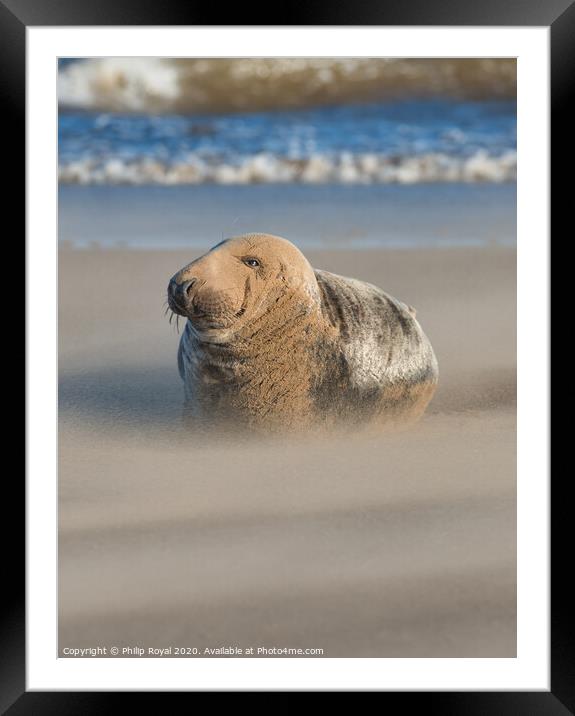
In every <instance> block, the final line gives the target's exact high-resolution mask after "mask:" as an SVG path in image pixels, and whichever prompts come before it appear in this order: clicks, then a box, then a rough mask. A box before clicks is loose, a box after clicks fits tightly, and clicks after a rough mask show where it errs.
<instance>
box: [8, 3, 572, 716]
mask: <svg viewBox="0 0 575 716" xmlns="http://www.w3.org/2000/svg"><path fill="white" fill-rule="evenodd" d="M280 9H281V12H282V18H281V19H279V18H278V19H276V20H275V21H273V20H272V19H271V18H267V17H266V18H262V16H261V12H259V11H258V12H257V13H256V12H254V11H253V10H252V9H251V8H250V7H247V8H246V6H245V5H241V6H237V7H236V9H234V8H230V9H227V8H226V11H225V12H226V18H227V22H226V23H225V24H226V25H227V26H230V25H235V24H238V25H247V26H250V25H308V26H309V25H340V26H341V25H388V26H389V25H395V26H397V25H403V26H421V25H436V26H440V25H449V26H473V25H477V26H501V25H506V26H546V27H549V28H550V36H551V112H552V114H551V129H552V136H553V140H554V141H553V143H552V153H551V158H552V171H553V175H557V176H559V174H561V175H562V176H569V172H568V169H569V168H570V167H567V163H568V162H569V161H570V152H569V151H567V150H566V149H565V148H568V147H570V146H572V141H571V140H570V139H569V137H568V135H567V132H568V131H570V130H571V125H572V121H573V120H572V118H571V115H570V113H569V112H568V111H567V102H568V99H569V94H570V93H569V90H570V89H571V84H572V78H573V77H574V76H575V63H574V57H575V3H574V2H573V0H548V1H547V2H545V3H542V2H538V0H483V2H481V3H478V2H473V1H472V0H417V1H414V0H411V2H405V3H402V4H400V3H397V2H392V1H391V0H384V1H380V2H377V3H376V2H365V3H363V4H362V5H361V6H359V5H358V4H357V3H354V4H349V5H344V4H343V3H338V2H335V3H330V4H329V5H328V4H327V3H325V4H323V3H318V2H309V3H306V4H305V6H304V5H300V4H299V3H295V2H290V1H289V0H288V1H287V2H286V3H285V4H284V5H282V6H281V8H280ZM216 13H217V15H218V16H219V17H221V14H222V8H217V9H216V10H215V11H214V10H213V9H210V8H209V7H206V6H202V7H198V4H192V3H186V4H183V3H182V4H179V3H176V2H173V1H169V0H164V1H163V2H161V3H160V2H158V3H152V2H150V1H149V0H99V1H98V2H88V1H87V0H0V57H2V60H3V61H2V64H1V65H0V66H1V68H2V69H1V72H2V75H1V77H2V79H1V80H0V97H2V107H3V112H2V114H3V121H4V122H5V131H6V134H5V135H4V136H5V141H6V137H10V140H9V144H10V147H9V151H11V152H13V159H12V161H11V166H12V170H11V181H10V182H9V183H8V186H7V187H6V190H5V191H7V192H8V198H7V201H6V203H5V206H4V208H3V218H4V221H5V222H6V223H5V224H4V225H5V226H13V227H17V226H21V227H22V233H23V234H24V230H25V226H24V216H25V192H24V187H25V176H24V170H25V162H24V154H25V97H26V94H25V87H26V28H27V27H28V26H66V25H69V26H75V25H83V26H86V25H164V26H165V25H196V26H198V25H199V26H208V25H212V26H213V25H219V24H221V23H214V22H212V19H216V18H215V15H216ZM251 19H253V22H250V21H249V20H251ZM262 20H265V22H262ZM571 131H572V130H571ZM8 161H9V160H8ZM563 171H564V172H565V173H563ZM570 188H571V187H570V182H569V183H567V182H561V181H558V180H557V181H556V182H555V186H554V189H555V193H554V195H553V196H552V201H551V212H552V224H553V223H555V225H557V226H558V225H560V224H561V225H563V224H564V223H565V225H566V226H567V225H569V224H570V222H568V221H567V215H566V212H567V210H568V208H569V207H570V204H571V203H572V202H570V201H569V199H568V196H567V192H569V191H570ZM8 214H12V217H11V218H12V221H11V222H10V221H9V217H8ZM563 214H565V216H563ZM569 218H570V217H569ZM562 219H565V222H563V221H562ZM12 232H14V229H11V233H12ZM13 236H14V234H12V237H13ZM10 241H11V242H12V243H14V239H13V238H11V239H10ZM22 246H23V247H24V242H22ZM16 273H17V272H16ZM19 290H21V289H19ZM18 323H21V320H18ZM14 324H15V325H16V320H14ZM6 477H8V475H6ZM567 483H568V481H567V480H560V479H558V480H556V481H555V482H554V483H553V484H552V495H551V525H552V527H551V539H552V545H553V549H552V555H551V625H550V627H551V631H550V633H551V689H550V691H548V692H510V691H509V692H490V693H489V692H450V693H447V692H426V693H423V692H402V693H398V692H378V698H383V703H382V705H383V706H384V707H386V706H387V707H389V706H391V705H392V703H393V701H395V700H396V699H401V705H402V706H403V707H404V708H405V707H408V708H414V709H418V710H421V712H422V713H427V712H430V711H431V712H432V713H433V712H437V713H441V714H443V716H448V715H450V714H482V715H483V714H550V715H551V714H557V716H560V715H561V714H568V713H575V649H574V644H575V638H574V637H575V626H574V620H573V616H572V614H573V607H572V601H573V600H572V596H571V590H570V589H569V587H568V581H569V576H570V575H569V572H570V570H569V568H568V563H569V561H570V560H569V559H568V558H567V546H568V545H569V544H570V542H571V538H572V534H571V529H570V528H571V524H572V519H571V514H570V513H571V511H572V508H571V501H570V500H569V498H568V495H567V490H568V487H567ZM2 492H3V497H4V505H5V508H6V507H8V506H11V507H10V509H9V510H5V511H6V512H8V511H10V512H11V513H12V514H13V515H16V516H22V517H23V515H24V512H23V510H22V508H23V506H24V498H25V496H24V480H22V481H19V482H18V481H17V480H16V479H15V476H12V475H11V476H10V480H8V479H5V480H4V481H3V490H2ZM16 506H18V507H16ZM20 510H22V511H20ZM2 523H3V527H4V528H7V530H8V531H7V534H6V535H5V537H4V541H3V545H4V552H5V555H4V556H5V566H4V570H3V571H4V577H5V579H4V590H3V591H4V594H5V596H6V597H7V600H6V604H5V607H4V610H3V612H2V615H1V618H0V712H1V713H7V714H9V715H10V716H20V715H21V714H34V715H35V716H36V715H43V714H58V716H67V715H68V714H74V715H76V714H82V716H87V715H89V714H96V713H97V714H102V713H109V712H110V711H113V710H114V709H115V708H126V707H128V706H129V707H130V708H133V707H134V705H135V704H134V702H133V700H134V699H135V698H141V697H142V696H143V698H145V700H146V705H147V706H148V707H150V706H151V707H152V708H153V707H154V704H157V705H158V706H160V699H161V707H162V711H164V712H165V711H166V710H167V705H166V701H165V699H166V697H167V696H169V697H170V701H171V700H172V699H173V698H174V697H184V698H185V697H186V696H188V698H189V695H187V694H181V693H180V694H178V693H174V692H169V693H166V692H152V693H150V692H148V693H146V694H145V695H142V694H138V693H134V692H128V693H126V692H115V693H110V692H95V693H84V692H27V691H26V687H25V603H24V600H25V581H24V580H25V567H24V557H25V540H24V528H23V519H22V520H20V523H19V524H18V525H16V527H15V526H14V525H10V524H9V521H7V520H6V519H3V520H2ZM562 545H565V546H566V547H565V550H566V555H565V557H563V555H562V551H561V546H562ZM6 557H8V558H10V557H11V560H10V559H8V561H7V562H6ZM571 559H572V558H571ZM566 565H567V568H566ZM128 702H129V703H128ZM168 712H169V711H168Z"/></svg>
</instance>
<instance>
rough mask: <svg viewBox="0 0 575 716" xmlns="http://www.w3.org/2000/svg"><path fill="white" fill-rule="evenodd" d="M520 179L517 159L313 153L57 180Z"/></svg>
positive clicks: (84, 170)
mask: <svg viewBox="0 0 575 716" xmlns="http://www.w3.org/2000/svg"><path fill="white" fill-rule="evenodd" d="M516 176H517V155H516V153H515V152H512V151H508V152H506V153H504V154H502V155H500V156H491V155H489V154H487V152H485V151H478V152H476V153H475V154H473V155H472V156H470V157H467V158H464V157H454V156H449V155H445V154H422V155H417V156H408V157H401V158H397V157H388V156H386V155H381V154H359V155H351V154H350V153H348V152H343V153H341V154H339V155H335V156H330V155H321V154H315V155H312V156H311V157H309V158H307V159H298V160H294V159H289V158H284V157H278V156H275V155H273V154H268V153H260V154H255V155H253V156H250V157H245V158H242V159H241V160H238V162H237V163H236V164H221V163H211V162H209V161H206V160H205V159H201V158H199V157H198V156H196V155H190V156H189V157H188V158H187V160H186V161H177V162H173V163H164V162H161V161H158V160H153V159H141V160H132V161H127V160H123V159H120V158H113V159H107V160H105V161H98V160H96V159H94V158H90V159H83V160H75V161H71V162H69V163H67V164H63V165H61V166H60V170H59V178H60V181H61V182H63V183H69V184H272V183H303V184H329V183H336V184H416V183H420V182H509V181H515V180H516Z"/></svg>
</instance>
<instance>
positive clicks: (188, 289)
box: [182, 278, 196, 298]
mask: <svg viewBox="0 0 575 716" xmlns="http://www.w3.org/2000/svg"><path fill="white" fill-rule="evenodd" d="M195 283H196V279H195V278H193V279H192V280H191V281H187V282H186V283H185V284H184V285H183V286H182V290H183V291H184V293H185V294H186V296H188V298H189V296H190V292H191V290H192V286H193V285H194V284H195Z"/></svg>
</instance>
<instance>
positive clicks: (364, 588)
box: [59, 247, 516, 657]
mask: <svg viewBox="0 0 575 716" xmlns="http://www.w3.org/2000/svg"><path fill="white" fill-rule="evenodd" d="M206 248H207V247H206ZM200 253H201V251H198V250H193V251H192V252H182V251H172V252H160V251H123V250H81V251H80V250H70V249H64V250H62V252H61V258H60V322H59V337H60V470H59V521H60V555H59V569H60V574H59V579H60V581H59V608H60V621H59V625H60V627H59V648H60V654H61V655H63V649H64V648H70V647H72V648H86V647H94V646H107V647H108V648H109V647H110V646H112V645H115V646H118V647H120V648H122V647H124V646H126V647H134V646H139V647H141V648H144V649H146V650H147V649H148V648H150V647H156V648H157V647H160V648H165V647H167V646H170V645H172V646H188V647H196V648H198V649H199V652H200V654H199V655H201V656H204V653H203V650H204V648H206V647H208V648H218V647H222V646H239V647H244V648H247V647H256V649H257V647H260V646H267V647H271V646H276V647H295V648H298V647H299V648H303V649H305V648H320V649H323V650H324V651H323V654H322V656H324V657H373V656H379V657H489V656H491V657H512V656H515V654H516V583H515V575H516V572H515V570H516V564H515V556H516V555H515V552H516V519H515V518H516V515H515V506H516V502H515V494H516V491H515V422H516V421H515V356H516V350H515V259H516V256H515V251H514V250H512V249H507V248H495V247H494V248H489V249H486V248H484V249H475V248H465V249H444V250H441V249H435V250H410V251H399V250H398V251H395V250H373V251H372V250H369V251H368V250H365V251H355V252H353V251H345V250H341V251H331V252H330V251H321V252H320V251H306V254H307V255H308V257H309V258H310V260H311V261H312V263H313V264H314V265H315V266H317V267H320V268H325V269H327V270H331V271H334V272H336V273H342V274H344V275H348V276H355V277H357V278H361V279H364V280H367V281H370V282H373V283H376V284H378V285H380V286H381V287H382V288H384V289H385V290H387V291H389V292H390V293H392V294H393V295H395V296H397V297H398V298H400V299H402V300H404V301H406V302H408V303H410V304H412V305H414V306H415V307H416V308H417V311H418V314H417V315H418V319H419V320H420V322H421V324H422V326H423V328H424V330H425V331H426V333H427V334H428V336H429V337H430V339H431V341H432V343H433V345H434V348H435V350H436V353H437V356H438V360H439V366H440V388H439V390H438V392H437V394H436V397H435V398H434V400H433V402H432V404H431V406H430V409H429V411H428V413H427V415H426V416H425V418H424V419H423V420H422V422H421V423H420V424H419V425H418V426H416V427H415V428H413V429H411V430H409V431H408V432H403V433H398V434H394V435H385V436H381V437H378V438H368V437H365V436H364V437H361V436H357V435H355V436H354V435H351V436H349V438H348V439H346V440H341V439H338V440H334V441H328V442H323V443H305V444H301V443H300V444H293V443H291V442H290V441H289V440H288V441H285V442H281V444H279V443H277V442H276V443H251V442H244V443H236V444H232V443H230V441H229V440H221V439H220V440H218V439H217V438H216V437H214V439H213V440H210V441H208V442H206V441H205V440H204V441H203V442H202V441H200V440H197V439H195V440H194V439H191V440H189V439H185V437H184V436H182V434H181V432H180V430H179V427H178V420H179V415H180V409H181V402H182V388H181V384H180V379H179V376H178V373H177V369H176V349H177V342H178V335H177V333H176V332H175V330H174V328H173V327H170V326H169V325H168V322H167V319H165V318H164V317H163V308H162V304H163V300H164V294H165V288H166V284H167V280H168V278H169V277H170V276H171V275H172V274H173V273H174V272H175V271H176V269H177V268H179V267H180V266H181V265H183V264H184V263H185V262H187V261H189V260H190V259H191V258H193V257H194V256H196V255H199V254H200ZM256 655H257V654H256Z"/></svg>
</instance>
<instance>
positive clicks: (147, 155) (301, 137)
mask: <svg viewBox="0 0 575 716" xmlns="http://www.w3.org/2000/svg"><path fill="white" fill-rule="evenodd" d="M58 136H59V145H58V146H59V161H60V169H61V179H62V180H63V181H67V182H70V183H74V182H76V181H77V182H81V183H91V182H96V183H106V182H108V181H114V180H117V181H119V182H123V183H147V182H151V183H153V182H154V181H164V182H167V183H186V182H189V181H192V182H195V183H203V182H214V181H215V182H223V183H236V182H239V183H250V182H251V181H260V182H262V181H263V182H268V181H269V182H274V181H295V180H297V179H296V178H294V177H299V175H298V174H297V173H294V172H295V171H296V170H295V169H294V167H296V166H297V162H306V161H309V160H311V159H313V158H318V157H319V158H322V159H325V160H326V162H327V164H326V167H327V168H324V169H325V171H324V174H322V173H321V172H322V171H323V169H321V167H320V170H319V173H318V171H315V173H314V174H313V177H312V180H313V181H315V182H322V181H325V182H330V181H331V182H333V181H339V180H342V177H343V180H344V181H349V182H351V183H353V182H354V181H359V182H372V181H386V178H388V179H389V180H390V181H395V180H397V176H396V174H394V173H393V171H391V170H392V169H393V167H394V166H402V165H403V164H405V162H410V161H411V165H413V160H414V159H417V158H421V157H424V156H425V155H430V154H432V155H435V156H436V157H439V159H436V160H435V161H436V163H437V162H439V163H438V164H437V167H438V168H437V167H435V165H433V166H432V167H431V168H429V166H428V167H427V169H426V170H425V171H423V170H422V171H421V176H419V175H418V173H417V172H418V169H417V166H418V165H414V166H415V169H413V171H412V172H411V174H410V175H409V176H410V177H411V178H409V181H418V180H421V181H433V180H434V177H435V176H436V175H437V178H438V180H445V177H447V179H448V180H449V177H450V176H456V175H455V174H453V172H452V174H449V172H447V173H446V170H444V166H454V167H465V166H467V165H465V162H466V161H468V160H469V159H470V158H473V157H480V158H487V159H490V160H498V159H499V158H501V157H503V158H505V157H506V159H505V161H506V162H507V163H506V164H505V170H504V171H503V172H502V173H501V172H500V173H499V174H498V173H497V172H494V171H492V170H491V169H490V168H488V169H486V170H485V171H483V170H481V171H483V174H482V173H481V171H480V172H479V174H478V176H479V179H480V180H485V179H486V180H489V179H490V177H491V174H493V176H494V177H495V179H494V180H496V181H501V180H509V179H510V178H511V179H512V178H513V177H512V175H511V174H510V171H511V170H509V171H508V165H509V164H510V160H509V156H510V155H512V154H513V152H515V149H516V106H515V103H514V102H509V101H490V102H478V101H475V102H470V101H455V100H453V101H451V100H438V99H435V100H421V101H416V100H410V101H402V102H393V103H378V104H366V105H346V106H340V107H327V108H325V107H324V108H316V109H306V110H297V111H275V112H261V113H255V114H229V115H202V116H190V115H174V114H172V115H155V116H154V115H136V114H112V113H101V112H81V111H65V112H61V114H60V118H59V132H58ZM257 157H260V158H264V160H265V162H267V164H266V166H265V167H264V168H263V169H262V170H261V171H260V172H259V174H258V173H257V172H256V173H255V174H254V173H253V172H252V173H251V174H249V173H248V174H246V175H241V176H240V175H239V174H237V173H236V174H231V175H230V174H229V172H228V174H223V175H221V174H217V173H215V174H214V172H213V171H211V170H210V169H209V168H210V167H217V168H221V167H226V168H227V167H229V168H231V169H233V168H237V167H239V166H242V165H246V164H249V162H250V161H252V160H253V159H254V158H257ZM361 157H376V158H377V159H378V161H379V162H380V164H381V162H383V163H384V165H385V166H384V169H385V171H383V170H380V169H378V168H376V169H373V168H369V167H370V166H371V165H369V166H368V165H367V164H366V165H365V166H367V167H368V168H367V169H366V168H365V166H364V165H363V164H361V162H359V163H356V169H357V171H355V174H354V173H352V174H349V172H348V173H347V174H346V173H343V174H342V169H341V167H342V166H344V165H345V166H348V165H349V163H350V162H352V163H353V162H354V161H355V160H356V159H358V160H359V158H361ZM264 160H261V159H260V164H262V161H264ZM150 162H156V163H157V165H158V166H157V167H153V166H152V167H150V166H147V168H146V163H148V165H149V164H150ZM265 162H264V163H265ZM330 162H331V164H330ZM450 162H451V164H449V163H450ZM512 163H513V161H511V164H512ZM411 165H410V166H411ZM187 166H197V167H198V171H197V173H196V175H194V176H193V177H192V178H191V179H190V177H189V176H188V175H187V174H186V173H185V171H184V170H185V168H186V167H187ZM378 166H379V165H378ZM382 166H383V165H382ZM494 166H495V167H496V168H497V166H498V165H497V164H495V165H494ZM66 168H71V169H70V171H68V172H66V171H65V170H66ZM174 168H175V169H174ZM170 169H174V171H173V172H172V174H171V175H169V176H168V174H169V171H170ZM512 169H513V167H512ZM461 171H462V172H463V174H462V176H464V177H465V179H469V177H470V178H471V179H470V180H473V178H474V176H475V174H474V173H473V171H472V172H469V171H467V170H465V171H467V173H465V171H464V170H461ZM286 172H287V173H286ZM489 172H491V174H490V173H489ZM460 173H461V172H460ZM476 173H477V172H476ZM457 176H459V175H457ZM166 177H168V178H166ZM254 177H255V178H254ZM304 180H305V179H304ZM399 180H400V181H401V177H400V178H399Z"/></svg>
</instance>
